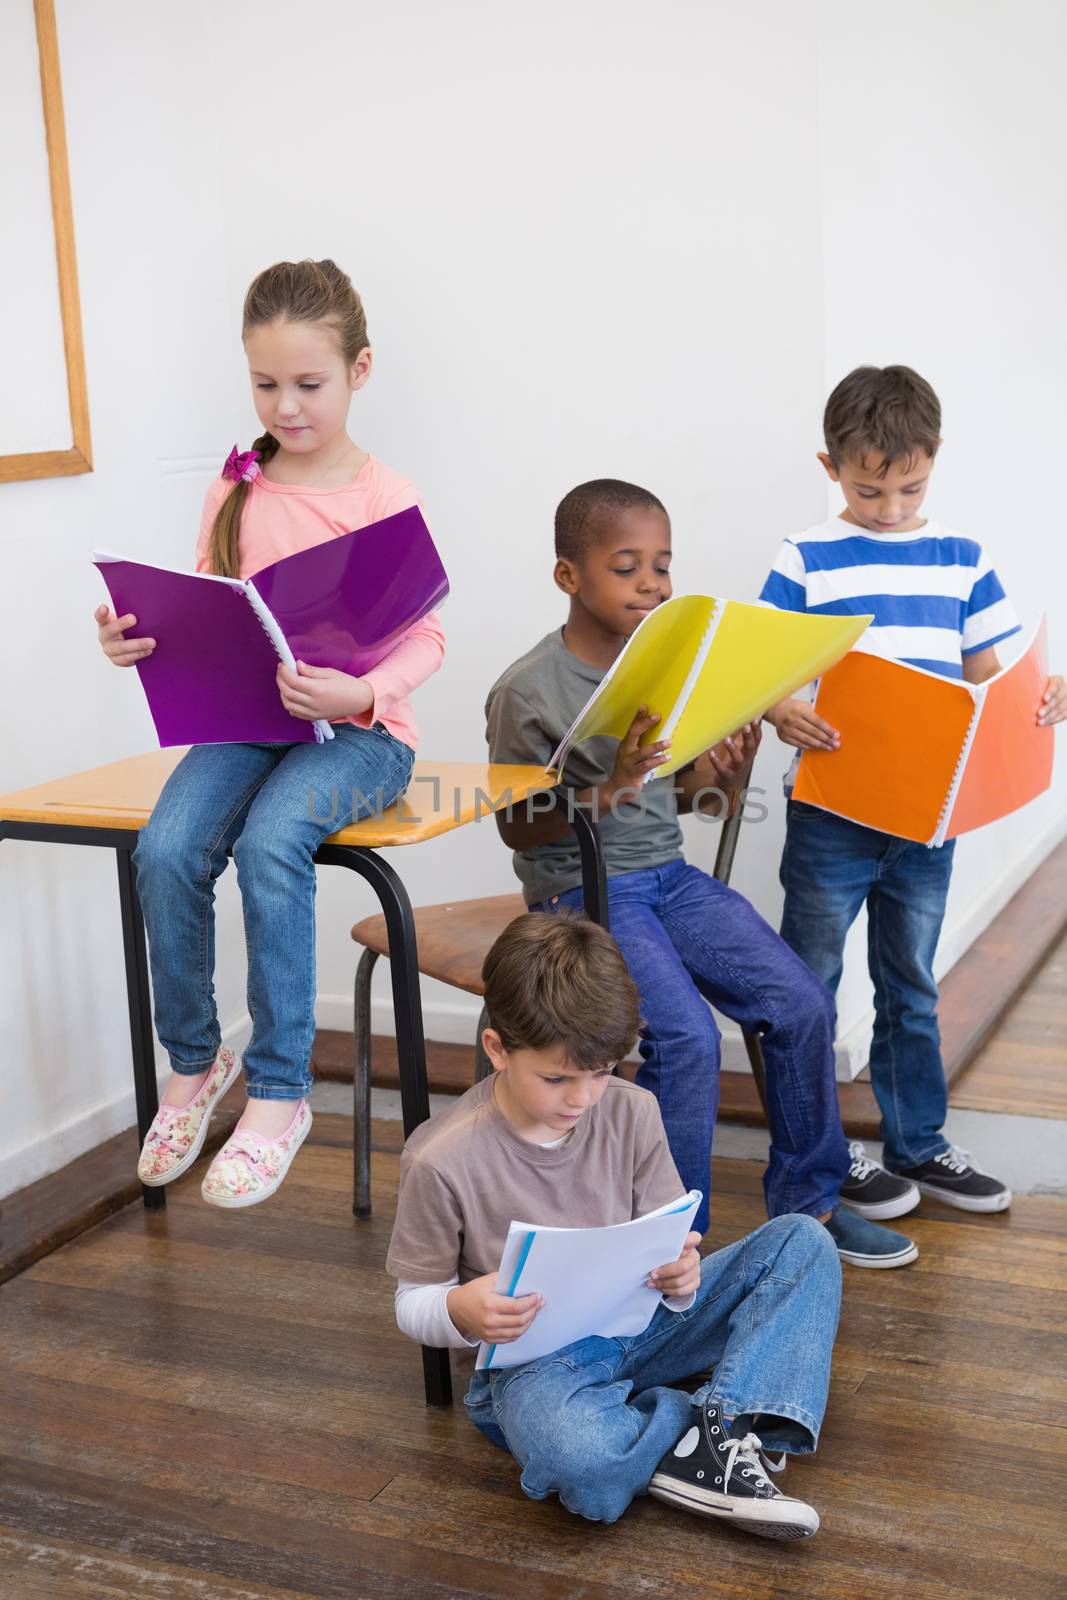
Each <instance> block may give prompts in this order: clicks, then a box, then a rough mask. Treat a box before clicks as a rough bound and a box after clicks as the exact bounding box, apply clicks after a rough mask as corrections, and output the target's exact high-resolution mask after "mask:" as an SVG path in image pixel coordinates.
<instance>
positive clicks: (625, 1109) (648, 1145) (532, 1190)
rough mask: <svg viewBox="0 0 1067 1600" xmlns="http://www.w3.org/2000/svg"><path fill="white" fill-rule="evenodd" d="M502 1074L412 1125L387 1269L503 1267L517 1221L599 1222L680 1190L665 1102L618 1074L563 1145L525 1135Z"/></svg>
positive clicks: (445, 1272) (437, 1279)
mask: <svg viewBox="0 0 1067 1600" xmlns="http://www.w3.org/2000/svg"><path fill="white" fill-rule="evenodd" d="M495 1081H496V1074H495V1073H494V1074H493V1076H492V1077H491V1078H486V1079H484V1080H483V1081H482V1082H481V1083H476V1084H475V1085H474V1088H473V1089H468V1090H467V1092H466V1094H463V1095H461V1096H460V1098H459V1099H458V1100H457V1101H456V1104H455V1105H454V1106H453V1107H452V1109H451V1110H450V1111H447V1112H445V1114H444V1115H443V1116H438V1117H433V1118H432V1119H431V1120H430V1121H429V1122H424V1123H423V1124H422V1125H421V1127H418V1128H416V1129H415V1132H414V1133H413V1134H412V1135H411V1138H410V1139H409V1140H408V1142H407V1144H406V1145H405V1146H404V1154H403V1156H402V1158H401V1162H400V1194H399V1197H398V1200H397V1208H396V1222H395V1224H394V1226H393V1236H392V1238H391V1240H390V1241H389V1255H388V1258H387V1260H386V1270H387V1271H388V1272H390V1273H391V1274H392V1275H393V1277H394V1278H398V1279H400V1280H402V1281H403V1282H406V1283H446V1282H447V1281H448V1280H449V1279H450V1278H451V1277H452V1275H453V1274H454V1273H458V1275H459V1280H460V1282H461V1283H467V1282H469V1281H470V1279H471V1278H480V1277H482V1276H483V1275H484V1274H485V1273H487V1272H495V1271H496V1269H497V1267H498V1266H499V1265H500V1255H501V1251H502V1250H503V1248H504V1240H505V1239H506V1237H507V1232H508V1228H509V1226H510V1225H511V1223H512V1222H534V1223H538V1224H540V1225H541V1226H542V1227H549V1228H551V1227H556V1228H598V1227H610V1226H612V1225H614V1224H615V1223H618V1222H629V1221H630V1220H631V1218H633V1217H640V1216H644V1215H645V1214H646V1212H649V1211H655V1210H656V1209H657V1208H658V1207H659V1206H664V1205H667V1204H668V1203H669V1202H670V1201H671V1200H677V1199H678V1198H679V1197H680V1196H681V1195H682V1194H684V1192H685V1190H684V1186H683V1184H682V1180H681V1179H680V1178H679V1176H678V1171H677V1168H676V1167H675V1165H674V1162H673V1160H672V1159H671V1153H670V1151H669V1150H668V1148H667V1137H666V1134H665V1133H664V1131H663V1123H662V1121H661V1119H660V1114H659V1106H658V1105H657V1104H656V1101H655V1098H654V1097H653V1096H652V1095H650V1094H649V1093H648V1091H647V1090H645V1089H639V1088H637V1086H636V1084H632V1083H627V1082H626V1080H625V1079H623V1078H612V1079H610V1080H609V1082H608V1086H607V1088H606V1089H605V1091H604V1094H603V1096H602V1097H601V1099H600V1100H599V1101H598V1102H597V1104H596V1105H595V1106H591V1107H590V1108H589V1110H588V1111H587V1112H586V1114H585V1116H584V1117H583V1118H582V1119H581V1121H580V1122H579V1123H578V1126H577V1127H576V1128H575V1130H574V1132H573V1133H572V1134H571V1135H570V1137H569V1138H567V1139H565V1140H564V1142H563V1143H562V1144H557V1145H554V1146H546V1145H538V1144H531V1143H530V1142H529V1141H528V1140H526V1139H521V1138H520V1137H519V1135H518V1134H517V1133H516V1132H515V1129H514V1128H513V1127H512V1126H511V1124H510V1122H509V1121H508V1120H507V1118H506V1117H505V1116H504V1114H503V1112H502V1111H501V1110H500V1108H499V1107H498V1105H497V1103H496V1099H495V1096H494V1092H493V1091H494V1084H495Z"/></svg>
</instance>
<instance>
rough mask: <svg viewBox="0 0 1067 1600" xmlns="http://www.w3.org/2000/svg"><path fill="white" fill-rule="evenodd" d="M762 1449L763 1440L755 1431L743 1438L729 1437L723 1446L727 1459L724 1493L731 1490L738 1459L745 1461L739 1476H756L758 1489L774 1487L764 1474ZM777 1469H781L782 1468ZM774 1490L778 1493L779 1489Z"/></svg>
mask: <svg viewBox="0 0 1067 1600" xmlns="http://www.w3.org/2000/svg"><path fill="white" fill-rule="evenodd" d="M762 1449H763V1440H762V1439H760V1438H759V1437H758V1436H757V1435H756V1434H754V1433H746V1434H745V1436H744V1438H743V1439H727V1441H726V1444H725V1446H724V1447H723V1455H724V1457H725V1461H724V1464H723V1479H722V1487H723V1492H724V1493H728V1492H729V1487H730V1478H731V1477H732V1475H733V1471H734V1468H735V1466H737V1463H738V1461H741V1462H743V1463H744V1465H743V1466H742V1467H740V1469H739V1472H738V1476H739V1477H742V1478H751V1477H755V1479H756V1488H757V1489H774V1485H773V1484H772V1483H768V1482H767V1479H766V1478H765V1477H764V1476H763V1463H762V1461H761V1458H760V1451H761V1450H762ZM777 1470H778V1471H781V1468H778V1469H777ZM774 1492H775V1494H777V1493H778V1490H777V1489H774Z"/></svg>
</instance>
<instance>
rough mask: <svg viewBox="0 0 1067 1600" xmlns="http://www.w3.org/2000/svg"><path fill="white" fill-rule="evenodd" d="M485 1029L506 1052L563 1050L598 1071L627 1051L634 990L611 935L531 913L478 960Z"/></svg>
mask: <svg viewBox="0 0 1067 1600" xmlns="http://www.w3.org/2000/svg"><path fill="white" fill-rule="evenodd" d="M482 977H483V978H484V979H485V1005H486V1010H487V1011H488V1013H489V1025H490V1027H492V1028H495V1029H496V1031H497V1033H498V1034H499V1035H500V1042H501V1044H502V1045H503V1046H504V1049H505V1050H551V1049H555V1048H562V1049H563V1051H564V1052H565V1054H566V1057H567V1060H568V1061H569V1062H572V1063H573V1064H574V1066H576V1067H588V1068H598V1067H604V1066H607V1065H608V1064H609V1063H610V1062H614V1061H620V1060H621V1059H622V1058H623V1057H624V1056H626V1055H628V1054H629V1052H630V1051H631V1050H632V1049H633V1046H634V1042H635V1040H636V1038H637V1034H638V1029H639V1028H640V1026H641V1017H640V1012H639V1010H638V999H637V986H636V984H635V983H634V981H633V979H632V978H631V977H630V974H629V972H628V970H627V967H626V962H625V960H624V959H623V954H622V951H621V950H620V949H619V947H618V945H617V944H616V943H615V940H614V939H613V938H612V937H611V934H610V933H608V932H607V930H606V929H605V928H602V927H600V925H599V924H598V923H596V922H590V921H588V919H587V918H585V917H578V916H573V915H569V914H567V913H565V912H560V913H559V914H558V915H556V916H551V915H549V914H548V913H546V912H543V911H531V912H529V913H527V914H526V915H525V916H521V917H516V918H515V921H514V922H512V923H509V924H508V926H507V927H506V928H505V929H504V931H503V933H502V934H501V935H500V937H499V939H497V941H496V943H495V944H494V945H493V948H492V949H491V950H490V951H489V954H488V955H487V956H486V958H485V964H484V965H483V967H482Z"/></svg>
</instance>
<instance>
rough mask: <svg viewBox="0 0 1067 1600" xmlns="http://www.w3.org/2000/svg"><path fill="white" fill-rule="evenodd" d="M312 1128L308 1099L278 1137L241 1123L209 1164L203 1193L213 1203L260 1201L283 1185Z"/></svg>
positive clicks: (222, 1204)
mask: <svg viewBox="0 0 1067 1600" xmlns="http://www.w3.org/2000/svg"><path fill="white" fill-rule="evenodd" d="M310 1132H311V1111H310V1109H309V1107H308V1103H307V1101H306V1100H299V1101H298V1102H297V1107H296V1112H295V1114H294V1116H293V1120H292V1122H290V1124H289V1126H288V1127H287V1128H286V1130H285V1132H284V1133H283V1134H281V1135H280V1136H279V1137H278V1138H277V1139H264V1138H263V1136H262V1134H259V1133H253V1132H252V1130H251V1128H242V1127H240V1126H238V1127H237V1128H235V1129H234V1131H233V1133H232V1134H231V1135H230V1137H229V1138H228V1139H227V1141H226V1143H225V1144H224V1145H223V1147H222V1149H221V1150H220V1151H219V1153H218V1155H217V1156H216V1157H215V1159H214V1161H213V1162H212V1163H211V1165H210V1167H208V1169H207V1172H206V1174H205V1176H204V1181H203V1183H202V1184H201V1185H200V1193H201V1194H202V1195H203V1197H204V1199H205V1200H206V1201H207V1202H208V1204H209V1205H212V1206H227V1207H230V1208H236V1207H238V1206H254V1205H258V1203H259V1201H260V1200H266V1199H267V1198H268V1196H269V1195H272V1194H273V1193H274V1191H275V1189H277V1188H278V1187H279V1185H280V1184H281V1181H282V1179H283V1178H284V1177H285V1174H286V1173H287V1172H288V1171H289V1167H290V1164H291V1162H292V1159H293V1157H294V1156H295V1155H296V1152H297V1151H298V1150H299V1149H300V1146H301V1145H302V1144H303V1142H304V1140H305V1139H306V1138H307V1136H308V1134H309V1133H310Z"/></svg>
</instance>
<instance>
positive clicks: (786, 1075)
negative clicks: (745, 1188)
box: [532, 858, 848, 1233]
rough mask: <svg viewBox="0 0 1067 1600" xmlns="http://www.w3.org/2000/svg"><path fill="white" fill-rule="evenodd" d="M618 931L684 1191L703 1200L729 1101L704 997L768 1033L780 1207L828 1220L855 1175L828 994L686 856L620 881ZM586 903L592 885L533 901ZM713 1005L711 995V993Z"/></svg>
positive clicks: (774, 1200) (770, 1174) (772, 1185)
mask: <svg viewBox="0 0 1067 1600" xmlns="http://www.w3.org/2000/svg"><path fill="white" fill-rule="evenodd" d="M608 905H609V911H610V918H611V931H612V933H613V934H614V936H615V938H616V940H617V941H618V944H619V947H620V949H621V950H622V953H623V955H624V956H625V957H626V964H627V966H628V967H629V969H630V976H631V977H632V978H633V980H634V982H635V983H636V985H637V988H638V991H639V993H640V999H641V1017H642V1020H643V1023H644V1027H643V1029H642V1032H641V1043H640V1051H641V1057H642V1065H641V1067H640V1070H639V1071H638V1074H637V1081H638V1083H639V1084H640V1085H641V1086H642V1088H645V1089H651V1091H652V1093H653V1094H654V1095H655V1096H656V1098H657V1099H658V1101H659V1108H660V1113H661V1115H662V1117H663V1126H664V1129H665V1130H666V1134H667V1143H668V1144H669V1145H670V1149H671V1155H672V1156H673V1157H674V1161H675V1165H676V1166H677V1168H678V1171H679V1174H680V1175H681V1179H682V1182H683V1184H684V1185H685V1187H686V1188H687V1189H699V1190H701V1192H702V1193H703V1194H704V1197H705V1198H704V1200H703V1202H702V1204H701V1208H700V1210H699V1211H698V1212H697V1215H696V1218H695V1219H694V1222H693V1226H694V1228H697V1229H698V1230H699V1231H700V1232H701V1233H703V1232H704V1231H705V1230H706V1228H707V1225H708V1199H707V1197H708V1193H709V1190H710V1187H711V1140H712V1134H713V1132H714V1129H715V1113H716V1111H717V1109H718V1104H719V1057H720V1036H719V1030H718V1028H717V1027H716V1026H715V1019H714V1017H713V1016H712V1014H711V1012H710V1011H709V1010H708V1008H707V1006H706V1005H705V1004H704V1000H710V1001H711V1003H712V1004H713V1005H715V1006H717V1007H718V1008H719V1010H720V1011H722V1012H724V1013H725V1015H726V1016H728V1017H732V1018H733V1020H734V1021H735V1022H739V1023H741V1025H742V1026H743V1027H745V1028H749V1029H751V1030H752V1031H753V1032H758V1033H759V1034H761V1035H762V1043H763V1056H764V1061H765V1063H766V1067H767V1110H768V1120H769V1122H770V1127H771V1148H770V1160H769V1163H768V1166H767V1171H766V1174H765V1175H764V1179H763V1188H764V1193H765V1195H766V1199H767V1213H768V1215H769V1216H772V1217H778V1216H782V1215H783V1214H785V1213H786V1212H794V1211H804V1212H808V1213H809V1214H810V1215H811V1216H821V1215H822V1214H823V1212H826V1211H830V1210H832V1209H833V1207H834V1206H835V1205H836V1204H837V1197H838V1190H839V1189H840V1187H841V1183H842V1181H843V1180H844V1178H845V1177H846V1175H847V1173H848V1145H847V1143H846V1141H845V1136H844V1134H843V1133H842V1132H841V1117H840V1114H839V1112H838V1109H837V1085H836V1083H835V1081H834V1006H833V1001H832V1000H831V998H830V996H829V995H828V994H827V992H826V989H825V988H824V986H823V985H822V984H821V983H819V982H818V980H817V979H815V978H813V977H812V975H811V973H810V972H809V971H808V969H807V967H805V966H804V964H803V962H801V961H798V960H797V958H796V957H795V956H794V955H793V953H792V951H791V950H789V949H788V947H787V946H786V945H784V944H783V943H782V941H781V939H779V937H778V935H777V934H776V933H775V931H774V929H773V928H771V927H769V926H768V924H767V923H766V922H764V920H763V918H762V917H761V916H760V915H759V914H758V913H757V912H756V911H754V910H753V909H752V907H751V906H750V905H749V903H748V901H747V900H745V899H744V898H743V897H742V896H741V895H739V894H738V893H737V892H736V891H735V890H733V889H730V888H728V887H727V886H726V885H725V884H723V883H719V881H718V880H717V879H716V878H710V877H709V876H708V874H707V873H706V872H701V871H700V869H699V868H698V867H691V866H689V865H688V863H687V862H685V861H683V860H682V859H681V858H679V859H678V860H677V861H671V862H669V863H668V864H667V865H666V866H665V867H649V868H647V869H646V870H645V871H643V872H624V873H621V874H620V875H619V876H618V877H614V878H609V879H608ZM561 906H570V907H572V908H575V909H579V910H580V909H581V906H582V891H581V889H568V890H567V891H566V892H565V893H564V894H561V895H558V896H556V897H554V898H553V899H551V900H548V901H545V902H544V903H543V904H542V905H540V906H534V907H533V908H532V909H533V910H535V911H558V910H559V908H560V907H561ZM701 996H703V997H704V999H702V998H701Z"/></svg>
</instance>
